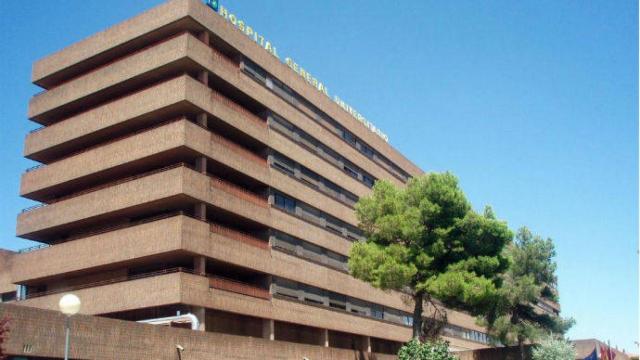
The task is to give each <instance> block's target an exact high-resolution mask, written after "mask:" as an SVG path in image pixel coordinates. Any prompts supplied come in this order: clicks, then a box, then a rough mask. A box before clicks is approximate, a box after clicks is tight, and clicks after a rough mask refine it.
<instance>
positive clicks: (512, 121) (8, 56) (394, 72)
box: [0, 0, 638, 352]
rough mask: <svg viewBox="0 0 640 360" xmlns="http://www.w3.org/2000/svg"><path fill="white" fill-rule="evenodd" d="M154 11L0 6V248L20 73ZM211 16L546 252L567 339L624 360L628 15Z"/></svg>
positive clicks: (23, 102) (481, 8) (631, 269)
mask: <svg viewBox="0 0 640 360" xmlns="http://www.w3.org/2000/svg"><path fill="white" fill-rule="evenodd" d="M157 3H159V1H155V0H153V1H152V0H137V1H129V0H110V1H109V2H104V1H69V0H67V1H55V2H52V1H47V2H45V1H40V2H37V3H32V2H25V1H18V0H12V1H10V0H6V1H0V17H2V20H1V21H0V31H1V33H2V34H3V40H2V42H1V43H0V51H1V53H2V57H1V60H0V61H1V63H0V86H1V90H2V96H0V101H1V103H0V105H1V109H2V118H3V121H4V126H3V127H2V131H0V136H1V139H0V140H1V141H2V151H1V152H0V172H1V173H2V174H3V176H2V177H0V195H1V196H2V199H3V201H2V203H1V205H0V206H2V208H0V247H6V248H11V249H17V248H21V247H24V246H27V245H28V244H29V243H27V242H26V241H22V240H18V239H16V238H15V236H14V232H15V218H16V214H17V213H18V212H19V211H20V209H22V208H24V207H26V206H29V205H30V202H29V201H27V200H24V199H20V198H19V197H18V195H17V194H18V189H19V178H20V173H21V172H22V171H24V169H26V168H27V167H29V166H31V165H32V163H31V162H30V161H28V160H24V159H22V158H21V154H22V141H23V139H24V136H25V134H26V133H27V132H28V131H29V130H30V129H32V128H34V127H35V125H34V124H33V123H30V122H29V121H28V120H27V119H26V108H27V102H28V100H29V98H30V96H32V95H33V94H34V93H36V92H37V91H39V89H38V88H37V87H36V86H33V85H31V84H30V83H29V79H30V71H31V64H32V63H33V62H34V61H35V60H36V59H38V58H41V57H42V56H45V55H47V54H50V53H52V52H54V51H56V50H58V49H60V48H62V47H64V46H66V45H69V44H71V43H72V42H75V41H78V40H81V39H83V38H85V37H86V36H88V35H90V34H92V33H95V32H96V31H100V30H103V29H105V28H107V27H108V26H110V25H112V24H115V23H117V22H119V21H122V20H124V19H126V18H128V17H131V16H133V15H135V14H137V13H139V12H141V11H143V10H145V9H148V8H150V7H152V6H153V5H155V4H157ZM394 3H396V2H392V1H362V0H358V1H341V0H326V1H285V0H270V1H268V2H263V1H255V0H254V1H249V0H226V1H225V0H223V1H222V4H223V5H224V6H226V7H227V8H229V9H230V10H231V11H233V12H234V13H236V14H237V15H239V16H240V17H242V18H244V19H245V20H246V21H247V23H249V24H250V25H251V26H252V27H253V28H255V29H256V30H257V31H259V32H261V33H263V34H265V36H266V37H268V38H269V39H270V40H271V41H272V42H273V43H274V44H275V45H276V46H277V49H278V54H279V55H280V56H281V57H282V58H284V57H285V56H291V57H292V58H294V59H295V60H296V62H298V63H299V64H300V65H302V66H303V67H304V68H305V69H307V70H308V71H310V72H311V73H312V74H314V75H315V76H317V77H318V78H319V79H321V80H322V81H323V82H324V83H325V84H326V85H327V86H328V87H329V90H330V92H331V93H332V94H337V95H339V96H340V97H341V98H342V99H344V100H346V101H347V102H349V103H350V104H351V105H352V106H353V107H355V108H356V109H358V111H360V112H361V113H362V114H364V115H365V116H366V117H367V118H368V119H369V120H370V121H372V122H373V123H375V124H376V125H377V126H379V127H380V128H382V130H383V131H384V132H386V133H387V134H388V135H389V137H390V142H391V143H392V144H393V145H394V146H395V147H397V148H398V149H399V150H400V151H401V152H402V153H404V154H406V155H407V157H409V158H410V159H411V160H413V161H414V162H415V163H416V164H418V165H419V166H420V167H421V168H422V169H424V170H426V171H444V170H450V171H452V172H454V173H455V174H456V175H457V176H459V178H460V180H461V184H462V186H463V188H464V190H465V191H466V193H467V195H468V196H469V198H470V199H471V201H472V202H473V204H474V205H475V206H476V207H477V208H481V207H482V206H484V204H490V205H492V206H493V207H494V210H495V211H496V213H497V214H498V215H499V216H500V217H502V218H504V219H505V220H507V221H508V223H509V225H510V226H511V227H512V228H514V229H515V228H517V227H520V226H522V225H527V226H529V227H530V228H531V229H532V230H533V231H534V232H537V233H539V234H541V235H544V236H549V237H552V238H553V239H554V240H555V242H556V246H557V250H558V257H557V260H558V265H559V269H558V275H559V279H560V284H559V288H560V296H561V304H562V308H563V313H564V315H566V316H572V317H574V318H575V319H576V320H577V325H576V326H575V327H574V328H573V329H572V330H571V332H570V334H569V335H570V336H571V337H572V338H591V337H596V338H599V339H601V340H605V341H606V340H611V343H612V344H613V345H615V344H617V345H618V346H619V347H620V348H625V349H627V351H630V350H631V351H635V352H637V347H635V345H634V341H635V340H637V338H638V273H637V270H638V267H637V261H638V258H637V249H638V247H637V243H638V235H637V234H638V232H637V229H638V208H637V200H638V187H637V184H638V158H637V154H638V151H637V150H638V106H637V100H638V92H637V91H638V72H637V71H638V57H637V56H638V46H637V44H638V38H637V36H638V23H637V20H638V8H637V2H635V1H597V2H596V1H483V2H479V1H404V2H398V3H397V4H394Z"/></svg>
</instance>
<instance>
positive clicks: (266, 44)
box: [205, 0, 389, 142]
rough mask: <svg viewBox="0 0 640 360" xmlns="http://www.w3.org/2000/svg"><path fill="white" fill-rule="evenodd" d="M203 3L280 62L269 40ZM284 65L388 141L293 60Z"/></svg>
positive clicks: (210, 1)
mask: <svg viewBox="0 0 640 360" xmlns="http://www.w3.org/2000/svg"><path fill="white" fill-rule="evenodd" d="M205 2H206V4H207V6H209V7H210V8H211V9H213V10H214V11H215V12H217V13H218V14H219V15H220V16H222V17H224V18H225V19H226V20H227V21H228V22H230V23H231V24H232V25H233V26H235V27H236V28H237V29H238V30H240V31H242V32H243V33H244V34H245V35H246V36H247V37H249V38H251V39H252V40H253V41H254V42H255V43H256V44H258V45H260V47H262V48H263V49H265V50H266V51H267V52H268V53H269V54H271V55H273V56H274V57H275V58H277V59H278V60H280V61H282V60H281V59H280V56H279V55H278V51H277V49H276V47H275V45H273V43H272V42H271V41H270V40H269V39H267V38H265V36H264V34H262V33H259V32H258V31H256V29H254V28H253V27H251V26H250V25H249V24H247V23H246V22H245V21H244V20H243V19H240V18H239V17H238V16H236V15H235V14H233V13H231V12H229V10H228V9H227V8H225V7H224V6H221V5H220V2H219V0H205ZM284 63H285V64H286V65H287V66H289V68H291V70H293V71H294V72H295V73H296V74H298V75H300V76H301V77H302V78H303V79H304V80H305V81H306V82H307V83H308V84H310V85H311V86H313V87H314V88H315V89H316V90H318V91H320V92H321V93H323V94H324V95H326V96H327V97H329V98H330V99H332V100H333V101H334V102H335V103H336V104H338V106H340V107H341V108H342V109H343V110H344V111H346V112H348V113H349V114H350V115H351V116H353V117H354V118H355V119H356V120H358V121H360V122H361V123H362V124H364V126H366V127H367V128H368V129H369V130H370V131H372V132H373V133H375V134H376V135H378V136H380V137H381V138H382V139H383V140H384V141H387V142H388V141H389V137H388V136H387V135H386V134H385V133H383V132H382V131H381V130H380V129H379V128H377V127H376V126H375V125H373V124H372V123H371V122H369V121H368V120H367V119H366V118H365V117H364V116H363V115H362V114H361V113H360V112H358V111H357V110H356V109H355V108H353V107H352V106H351V105H349V104H347V103H346V102H344V100H342V99H340V98H339V97H338V96H337V95H334V96H333V98H332V97H331V96H330V95H329V89H328V88H327V86H326V85H325V84H324V83H323V82H322V81H320V80H318V79H317V78H316V77H315V76H313V75H311V73H309V72H308V71H307V70H305V69H304V68H303V67H302V66H300V65H298V64H297V63H296V62H295V61H293V59H291V58H290V57H286V58H285V59H284Z"/></svg>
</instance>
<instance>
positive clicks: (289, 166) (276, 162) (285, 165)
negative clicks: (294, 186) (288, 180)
mask: <svg viewBox="0 0 640 360" xmlns="http://www.w3.org/2000/svg"><path fill="white" fill-rule="evenodd" d="M273 167H275V168H276V169H278V170H280V171H282V172H285V173H287V174H289V175H292V176H293V174H294V169H295V164H294V163H293V162H292V161H291V160H288V159H284V158H282V157H280V156H275V157H274V159H273Z"/></svg>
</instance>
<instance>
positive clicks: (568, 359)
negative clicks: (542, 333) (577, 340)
mask: <svg viewBox="0 0 640 360" xmlns="http://www.w3.org/2000/svg"><path fill="white" fill-rule="evenodd" d="M531 357H532V359H533V360H573V359H575V358H576V349H575V348H574V346H573V344H571V343H570V342H568V341H566V340H564V339H556V338H554V337H552V336H549V337H547V338H545V339H544V340H543V341H542V342H541V343H540V344H539V345H536V346H535V347H534V348H533V351H532V353H531Z"/></svg>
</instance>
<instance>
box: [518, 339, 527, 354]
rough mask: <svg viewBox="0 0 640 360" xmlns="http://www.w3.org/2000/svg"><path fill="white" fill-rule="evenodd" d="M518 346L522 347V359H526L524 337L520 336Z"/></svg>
mask: <svg viewBox="0 0 640 360" xmlns="http://www.w3.org/2000/svg"><path fill="white" fill-rule="evenodd" d="M518 348H519V349H520V360H525V358H524V339H522V338H521V337H518Z"/></svg>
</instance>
